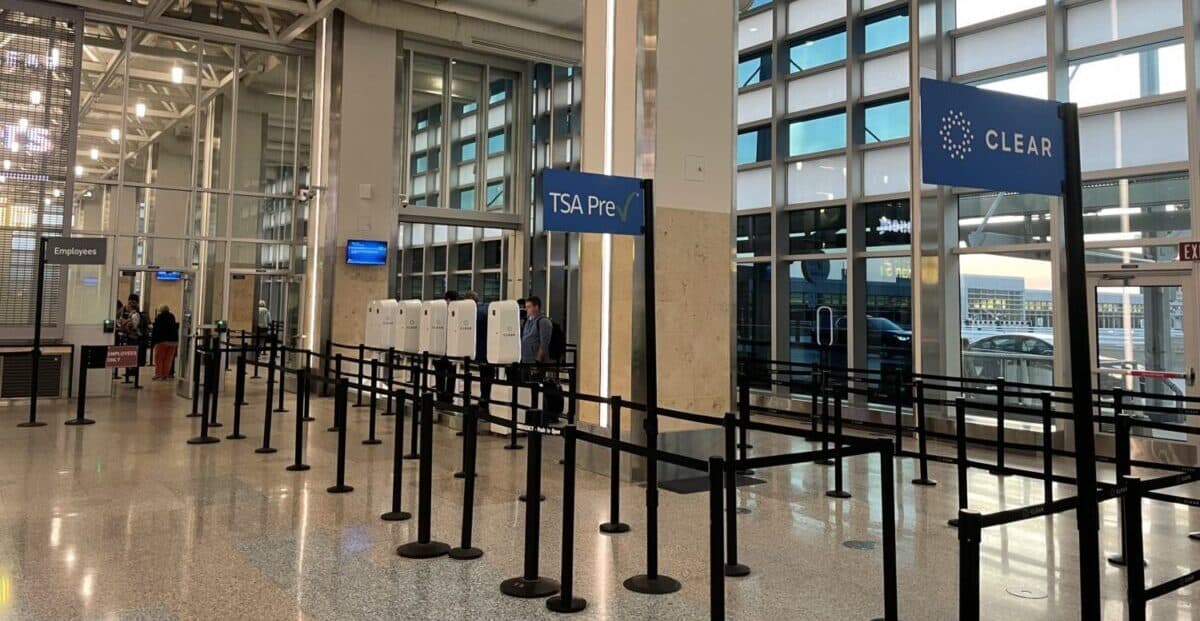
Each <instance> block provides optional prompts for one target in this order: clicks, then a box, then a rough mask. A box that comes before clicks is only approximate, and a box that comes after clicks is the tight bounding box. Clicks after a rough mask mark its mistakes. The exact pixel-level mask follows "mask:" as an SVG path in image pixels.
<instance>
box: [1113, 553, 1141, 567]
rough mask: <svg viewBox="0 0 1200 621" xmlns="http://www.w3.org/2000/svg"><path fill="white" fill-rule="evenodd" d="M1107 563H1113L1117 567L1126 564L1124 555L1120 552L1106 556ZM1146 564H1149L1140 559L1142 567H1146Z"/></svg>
mask: <svg viewBox="0 0 1200 621" xmlns="http://www.w3.org/2000/svg"><path fill="white" fill-rule="evenodd" d="M1108 563H1109V564H1110V565H1115V566H1117V567H1124V566H1125V565H1126V564H1127V563H1126V562H1125V557H1124V556H1122V555H1120V554H1114V555H1112V556H1110V557H1108ZM1148 565H1149V563H1147V562H1145V561H1142V566H1143V567H1146V566H1148Z"/></svg>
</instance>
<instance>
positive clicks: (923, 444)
mask: <svg viewBox="0 0 1200 621" xmlns="http://www.w3.org/2000/svg"><path fill="white" fill-rule="evenodd" d="M913 395H914V399H913V407H914V408H915V409H916V411H917V459H918V466H919V468H920V473H921V474H920V476H919V477H917V478H915V479H913V480H912V483H913V485H927V486H933V485H937V481H934V480H933V479H931V478H929V446H928V443H929V438H928V437H927V436H928V434H927V433H926V427H925V382H923V381H921V380H915V381H913Z"/></svg>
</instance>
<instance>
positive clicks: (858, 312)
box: [844, 0, 867, 405]
mask: <svg viewBox="0 0 1200 621" xmlns="http://www.w3.org/2000/svg"><path fill="white" fill-rule="evenodd" d="M861 9H862V0H846V63H847V64H846V66H847V68H848V69H847V71H846V72H845V76H844V78H845V85H846V101H845V104H844V105H845V114H846V128H845V137H846V156H845V157H846V188H845V191H846V212H845V224H846V257H847V258H846V280H845V287H846V310H845V313H846V327H847V330H846V332H847V338H846V366H847V367H849V368H865V367H866V364H865V363H866V356H867V347H866V346H867V343H866V339H865V338H864V337H865V335H866V316H867V311H866V304H865V300H866V295H865V294H866V282H865V275H864V270H863V269H862V268H861V262H860V259H857V258H856V254H857V253H858V252H859V251H860V250H861V248H860V246H861V245H862V242H861V240H860V239H859V237H860V235H859V231H860V230H861V227H860V226H859V224H860V221H861V218H860V217H859V216H860V213H859V212H860V211H861V210H862V194H863V177H864V171H863V158H862V157H861V156H860V155H859V137H860V136H861V135H863V133H864V132H863V125H864V120H863V119H864V109H865V108H864V107H863V106H862V105H860V104H859V99H860V97H861V94H862V90H863V89H862V71H861V67H862V64H863V56H864V55H865V53H866V50H865V28H866V20H865V19H864V18H863V17H862V16H861V15H860V13H861V12H862V11H861ZM850 401H851V402H853V403H856V404H860V405H861V404H862V403H863V401H864V399H863V397H862V396H861V395H854V396H851V397H850Z"/></svg>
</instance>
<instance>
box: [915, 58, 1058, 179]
mask: <svg viewBox="0 0 1200 621" xmlns="http://www.w3.org/2000/svg"><path fill="white" fill-rule="evenodd" d="M1059 105H1060V104H1059V103H1058V102H1056V101H1046V100H1043V99H1033V98H1031V97H1020V96H1018V95H1009V94H1007V93H997V92H993V91H988V90H984V89H981V88H976V87H974V86H965V85H963V84H954V83H951V82H940V81H937V80H929V79H922V80H921V134H922V139H921V159H922V166H923V174H922V179H923V180H924V181H925V183H932V184H937V185H955V186H962V187H968V188H981V189H986V190H1000V191H1003V192H1025V193H1029V194H1050V195H1060V194H1062V193H1063V181H1064V179H1065V178H1066V159H1065V157H1064V146H1065V145H1064V142H1063V122H1062V119H1061V118H1059Z"/></svg>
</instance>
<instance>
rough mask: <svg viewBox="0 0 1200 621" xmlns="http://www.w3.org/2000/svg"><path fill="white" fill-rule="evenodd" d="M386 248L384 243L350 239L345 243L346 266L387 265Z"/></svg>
mask: <svg viewBox="0 0 1200 621" xmlns="http://www.w3.org/2000/svg"><path fill="white" fill-rule="evenodd" d="M387 251H388V246H387V242H385V241H378V240H373V239H351V240H347V241H346V264H347V265H387Z"/></svg>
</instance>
